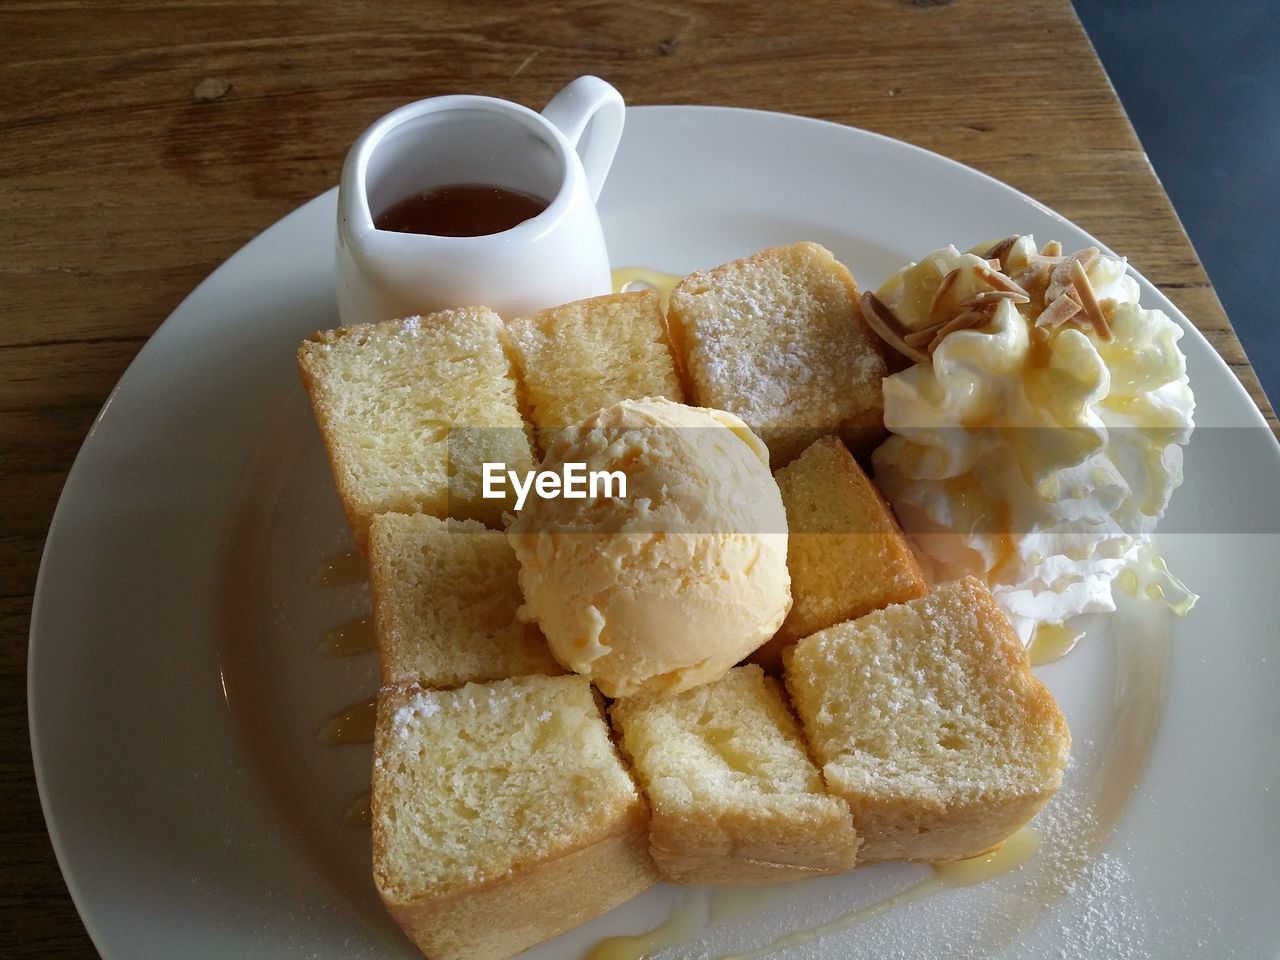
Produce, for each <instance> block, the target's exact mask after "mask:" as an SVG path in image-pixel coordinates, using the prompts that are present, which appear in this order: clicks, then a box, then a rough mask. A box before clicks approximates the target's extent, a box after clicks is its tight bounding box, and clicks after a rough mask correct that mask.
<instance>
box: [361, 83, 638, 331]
mask: <svg viewBox="0 0 1280 960" xmlns="http://www.w3.org/2000/svg"><path fill="white" fill-rule="evenodd" d="M624 113H625V106H624V104H623V102H622V97H621V95H620V94H619V93H618V91H617V90H615V89H614V88H613V87H611V86H610V85H609V84H607V83H605V82H604V81H603V80H601V79H599V78H598V77H579V78H578V79H577V80H574V81H573V82H572V83H570V84H569V85H568V86H566V87H565V88H564V89H563V90H561V91H560V92H559V93H558V94H556V96H555V97H554V98H552V100H551V102H550V103H549V104H547V107H546V109H545V110H543V111H542V113H540V114H539V113H535V112H534V111H533V110H530V109H528V108H527V107H523V106H521V105H520V104H517V103H510V102H508V101H506V100H497V99H494V98H492V97H479V96H446V97H434V98H432V99H430V100H419V101H418V102H416V103H411V104H408V105H407V106H404V107H401V108H399V109H398V110H393V111H392V112H391V113H389V114H387V115H386V116H385V117H383V118H382V119H381V120H379V121H377V122H376V123H375V124H373V126H371V127H369V129H368V130H366V131H365V132H364V133H363V134H361V136H360V138H359V139H358V140H357V141H356V142H355V144H354V146H352V148H351V151H350V153H348V154H347V158H346V161H345V163H344V164H343V168H342V179H341V182H340V184H339V188H338V248H337V292H338V309H339V311H340V313H341V316H342V321H343V323H344V324H352V323H365V322H372V321H378V320H388V319H392V318H394V317H403V316H409V315H412V314H423V313H430V312H432V311H435V310H442V309H445V308H448V307H457V306H481V305H483V306H487V307H491V308H492V309H494V310H496V311H497V312H498V313H499V314H501V315H502V316H504V317H512V316H519V315H523V314H527V313H532V312H534V311H537V310H541V309H544V308H546V307H551V306H556V305H558V304H561V303H565V302H567V301H570V300H578V299H581V298H584V297H592V296H599V295H601V294H606V293H609V292H610V289H611V286H610V278H609V255H608V251H607V250H606V248H605V242H604V233H603V232H602V231H601V229H600V218H599V217H598V216H597V215H596V208H595V201H596V198H597V197H598V196H599V195H600V190H601V188H602V187H603V186H604V180H605V176H606V175H607V174H608V172H609V165H610V164H611V163H612V162H613V155H614V152H615V151H616V150H617V147H618V140H619V138H620V137H621V136H622V124H623V118H624ZM477 183H478V184H487V185H492V186H495V187H501V188H504V189H506V190H512V191H517V192H520V193H525V194H530V195H532V196H535V197H541V198H545V199H547V200H548V201H549V203H548V204H547V207H546V209H544V210H543V211H542V212H541V213H539V214H537V215H536V216H534V217H531V218H530V219H528V220H525V221H524V222H522V223H519V224H517V225H516V226H514V227H512V228H510V229H508V230H504V231H502V232H501V233H492V234H488V235H485V236H462V237H452V236H449V237H443V236H431V235H427V234H422V233H400V232H395V231H391V230H379V229H378V228H377V227H376V226H375V225H374V223H375V220H377V219H378V217H380V216H381V215H382V214H383V213H384V212H385V211H387V210H388V209H390V208H391V207H393V206H394V205H395V204H397V203H399V202H401V201H402V200H404V199H405V198H406V197H410V196H412V195H414V194H415V193H421V192H426V191H430V190H432V189H434V188H439V187H445V186H452V185H456V184H477Z"/></svg>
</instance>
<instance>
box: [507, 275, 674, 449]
mask: <svg viewBox="0 0 1280 960" xmlns="http://www.w3.org/2000/svg"><path fill="white" fill-rule="evenodd" d="M503 336H504V340H505V342H506V344H507V349H508V352H509V353H510V354H511V359H512V363H513V366H514V367H515V370H516V375H517V377H518V380H519V384H520V397H521V400H522V403H523V405H524V409H525V412H526V413H527V415H528V416H529V419H530V420H531V421H532V422H533V425H534V427H535V428H536V430H537V432H538V440H539V446H540V447H541V448H542V449H543V450H546V449H547V447H548V446H549V444H550V442H551V439H552V438H553V437H554V436H555V433H556V431H558V430H560V429H562V428H564V427H567V426H569V425H570V424H575V423H578V422H579V421H581V420H584V419H585V418H586V417H587V416H589V415H590V414H593V413H595V412H596V411H597V410H601V409H603V408H605V407H609V406H612V405H613V404H615V403H617V402H618V401H619V400H640V399H642V398H644V397H666V398H667V399H668V400H675V401H676V402H678V403H682V402H683V401H684V391H683V390H682V388H681V386H680V379H679V377H678V376H677V375H676V365H675V360H674V359H673V357H672V355H671V345H670V343H668V341H667V327H666V323H665V321H664V320H663V317H662V309H661V307H660V306H659V298H658V295H657V294H656V293H655V292H653V291H652V290H647V291H644V292H640V293H619V294H612V295H610V296H604V297H593V298H591V299H590V300H575V301H574V302H573V303H566V304H564V305H563V306H560V307H552V308H551V309H549V310H543V311H541V312H540V313H535V314H533V315H532V316H528V317H518V318H516V319H514V320H511V321H510V322H508V323H507V325H506V327H505V329H504V334H503Z"/></svg>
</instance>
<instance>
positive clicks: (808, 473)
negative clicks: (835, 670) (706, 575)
mask: <svg viewBox="0 0 1280 960" xmlns="http://www.w3.org/2000/svg"><path fill="white" fill-rule="evenodd" d="M775 476H776V478H777V481H778V486H779V489H780V490H781V491H782V502H783V505H784V506H785V507H786V509H787V524H788V527H789V528H790V533H789V539H788V545H787V567H788V569H789V570H790V572H791V612H790V613H789V614H788V615H787V619H786V621H785V622H784V623H783V625H782V628H781V629H780V630H779V631H778V633H777V634H776V635H775V636H774V637H773V638H772V639H771V640H769V641H768V642H767V643H766V644H764V646H762V647H761V648H760V649H759V650H757V651H756V652H755V653H754V654H752V657H751V659H752V660H753V661H754V662H756V663H759V664H761V665H763V666H765V667H766V668H767V669H769V670H771V671H775V672H776V671H777V670H778V668H779V667H780V666H781V657H782V651H783V650H784V649H785V648H786V647H787V646H788V645H790V644H792V643H794V642H795V641H796V640H798V639H800V638H801V637H805V636H808V635H809V634H811V633H815V632H817V631H818V630H822V629H825V628H826V627H830V626H832V625H834V624H837V623H842V622H843V621H845V620H856V619H857V618H858V617H861V616H864V615H866V614H868V613H870V612H871V611H873V610H879V609H880V608H882V607H886V606H888V605H889V604H891V603H903V602H905V601H907V600H914V599H915V598H916V597H921V596H924V594H925V593H926V592H928V587H927V584H926V583H925V579H924V574H923V572H922V571H921V569H920V564H919V562H918V561H917V560H916V557H915V554H914V553H913V552H912V550H911V547H910V545H909V544H908V543H907V539H906V536H905V535H904V534H903V533H902V530H901V528H899V526H898V523H897V520H895V519H894V516H893V511H892V510H891V509H890V507H889V504H888V503H887V502H886V501H885V499H884V497H883V496H882V495H881V494H880V491H879V490H877V489H876V486H875V484H874V483H872V482H871V480H870V478H868V477H867V475H866V474H865V473H864V472H863V470H862V468H861V467H860V466H858V463H857V461H855V460H854V458H853V456H852V455H851V454H850V453H849V451H848V450H847V449H846V448H845V446H844V444H842V443H841V442H840V440H839V439H838V438H836V437H834V436H826V437H821V438H819V439H818V440H816V441H814V443H813V444H812V445H811V446H810V447H809V448H808V449H806V450H805V452H804V453H803V454H801V455H800V457H799V458H798V459H796V460H795V461H793V462H792V463H790V464H788V465H787V466H786V467H783V468H782V469H781V470H779V471H777V473H776V475H775Z"/></svg>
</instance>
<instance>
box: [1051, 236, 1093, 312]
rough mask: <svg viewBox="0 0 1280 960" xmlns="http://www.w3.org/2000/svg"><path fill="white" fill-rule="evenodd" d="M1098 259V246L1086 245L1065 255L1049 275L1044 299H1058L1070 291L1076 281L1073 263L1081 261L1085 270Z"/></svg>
mask: <svg viewBox="0 0 1280 960" xmlns="http://www.w3.org/2000/svg"><path fill="white" fill-rule="evenodd" d="M1097 259H1098V248H1097V247H1085V248H1084V249H1083V250H1079V251H1077V252H1076V253H1073V254H1071V256H1069V257H1063V258H1062V259H1061V260H1059V261H1058V265H1057V266H1055V267H1054V268H1053V273H1052V274H1050V275H1049V286H1048V287H1047V288H1045V291H1044V299H1045V301H1046V302H1052V301H1054V300H1057V299H1058V298H1059V297H1060V296H1062V295H1063V294H1064V293H1066V292H1068V291H1069V290H1070V289H1071V287H1072V285H1073V283H1074V281H1073V280H1072V279H1071V277H1072V266H1071V265H1072V264H1073V263H1079V264H1081V265H1082V266H1083V267H1084V269H1085V270H1088V269H1089V268H1090V267H1091V266H1093V264H1094V262H1095V261H1096V260H1097Z"/></svg>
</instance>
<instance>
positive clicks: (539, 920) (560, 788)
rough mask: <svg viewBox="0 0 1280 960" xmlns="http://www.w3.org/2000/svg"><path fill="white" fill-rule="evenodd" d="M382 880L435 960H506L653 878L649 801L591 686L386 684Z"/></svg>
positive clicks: (377, 772) (378, 765) (381, 752)
mask: <svg viewBox="0 0 1280 960" xmlns="http://www.w3.org/2000/svg"><path fill="white" fill-rule="evenodd" d="M371 803H372V806H371V811H372V827H373V876H374V881H375V883H376V885H377V888H378V892H379V894H380V895H381V896H382V900H383V902H384V903H385V905H386V907H387V909H388V910H389V911H390V913H391V915H392V916H393V917H394V918H395V919H396V921H397V922H398V923H399V924H400V926H401V927H402V928H403V929H404V931H405V933H407V934H408V935H409V937H410V938H411V939H412V940H413V941H414V943H416V944H417V945H418V947H419V948H420V949H421V950H422V952H423V953H425V954H426V955H427V956H428V957H431V958H432V960H499V958H506V957H510V956H512V955H514V954H516V953H519V952H520V951H521V950H524V949H527V948H528V947H531V946H533V945H534V944H537V943H541V942H542V941H544V940H547V939H549V938H550V937H553V936H555V935H556V934H558V933H561V932H563V931H565V930H568V929H570V928H571V927H574V926H577V925H578V924H580V923H583V922H585V921H586V920H589V919H590V918H591V917H594V916H595V915H597V914H599V913H603V912H604V911H606V910H608V909H610V908H612V907H614V906H616V905H617V904H619V903H622V902H623V901H624V900H628V899H630V898H631V897H633V896H635V895H636V894H637V893H640V892H641V891H642V890H644V889H645V888H647V887H649V886H650V885H652V884H653V883H654V882H655V881H656V879H657V873H656V870H655V868H654V866H653V861H652V860H651V859H650V857H649V852H648V813H647V810H646V808H645V804H644V800H643V799H642V798H641V796H640V794H639V793H638V791H637V790H636V787H635V785H634V784H633V783H632V781H631V777H630V776H629V775H628V773H627V771H626V770H625V769H624V768H623V766H622V762H621V761H620V759H619V758H618V754H617V752H616V750H615V748H614V746H613V743H612V742H611V740H610V738H609V729H608V726H607V725H606V723H605V720H604V717H603V715H602V714H601V710H600V705H599V702H598V701H597V699H596V697H595V695H594V694H593V692H592V690H591V685H590V683H589V682H588V681H587V679H586V678H585V677H579V676H566V677H542V676H530V677H519V678H516V679H513V680H500V681H497V682H494V683H488V684H469V685H467V686H465V687H461V688H459V689H458V690H451V691H430V690H426V689H423V688H421V687H418V686H407V687H406V686H389V687H384V688H383V689H382V690H381V691H380V693H379V695H378V721H377V729H376V732H375V736H374V765H373V794H372V801H371Z"/></svg>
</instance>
